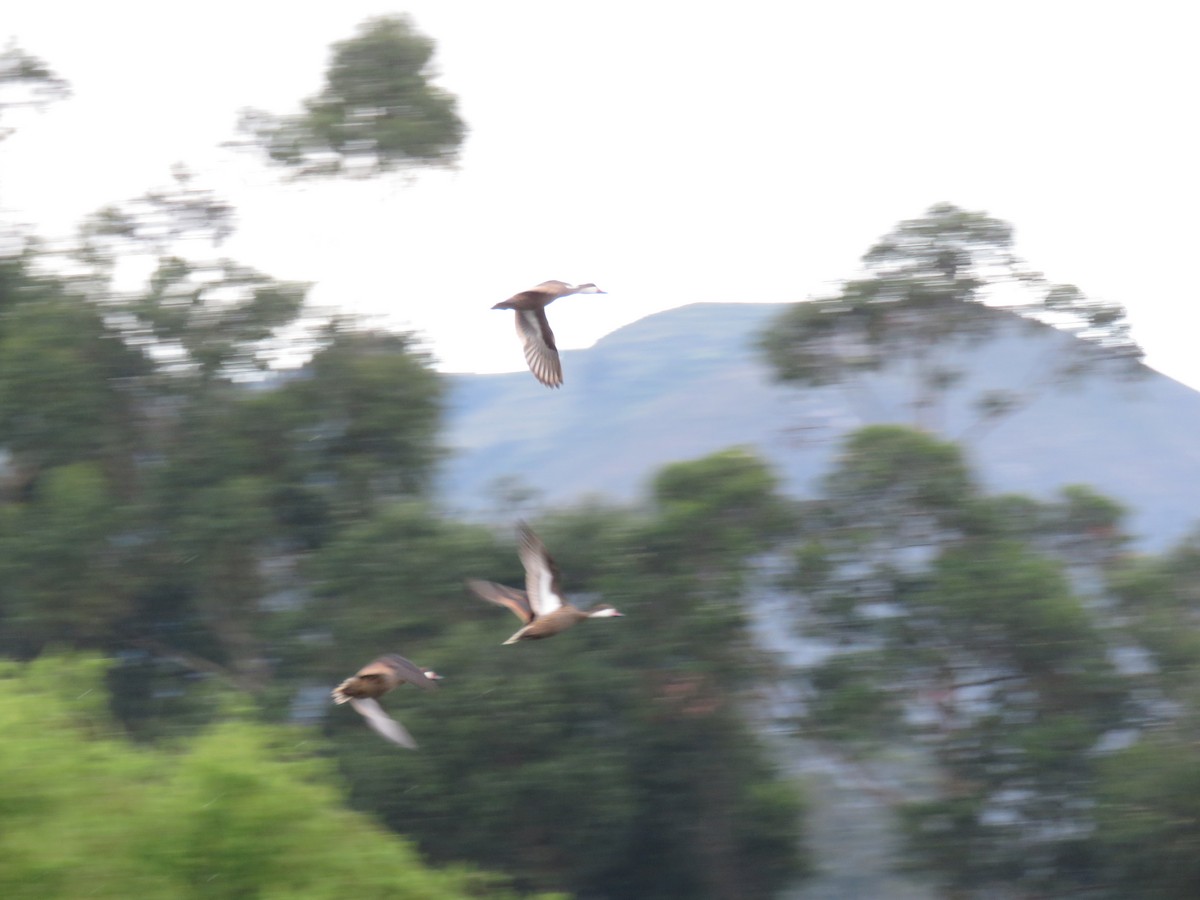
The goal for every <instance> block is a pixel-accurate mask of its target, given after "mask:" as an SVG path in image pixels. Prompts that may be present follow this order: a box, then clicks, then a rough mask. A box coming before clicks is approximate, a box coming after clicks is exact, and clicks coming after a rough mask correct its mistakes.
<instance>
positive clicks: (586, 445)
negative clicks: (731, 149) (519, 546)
mask: <svg viewBox="0 0 1200 900" xmlns="http://www.w3.org/2000/svg"><path fill="white" fill-rule="evenodd" d="M787 306H788V304H783V303H693V304H687V305H685V306H681V307H676V308H674V309H671V310H665V311H662V312H658V313H654V314H652V315H650V316H647V317H646V318H643V319H640V320H638V321H637V322H633V323H630V324H628V325H625V326H623V327H621V328H619V329H617V330H616V331H613V332H611V333H610V334H608V335H606V336H605V337H603V338H601V339H600V340H599V341H597V342H596V343H595V344H594V345H593V346H592V347H589V348H587V349H584V350H569V351H565V352H564V353H563V354H562V358H563V369H564V372H565V374H566V383H565V384H564V386H563V388H562V390H560V391H548V390H546V389H545V388H544V387H542V386H541V385H540V384H538V383H537V382H536V381H535V380H534V379H533V377H532V376H531V375H530V374H529V373H528V372H513V373H504V374H494V375H467V374H456V375H447V376H446V378H447V379H448V381H449V384H450V389H449V391H448V403H447V411H446V427H445V436H446V437H445V440H446V444H447V447H448V449H449V451H450V454H449V458H448V459H447V460H446V462H445V463H444V465H443V468H442V472H441V475H440V477H439V483H438V487H439V489H440V493H441V496H442V497H443V498H444V500H445V502H446V503H447V504H448V506H449V507H450V508H452V509H454V510H455V511H457V512H459V513H463V514H468V515H483V514H485V512H486V511H487V510H488V507H489V506H492V507H494V506H495V505H496V503H497V502H498V501H497V498H496V496H495V484H496V482H497V479H502V478H509V479H516V482H517V483H523V484H524V485H527V486H529V487H530V488H533V489H535V490H536V491H537V492H538V493H539V496H540V501H541V502H544V503H547V504H551V505H563V504H567V503H572V502H577V501H579V500H581V499H583V498H584V497H587V496H590V495H603V496H607V497H608V498H609V499H611V500H613V501H616V502H629V501H632V500H634V499H636V498H637V497H639V496H640V495H641V492H642V491H643V489H644V487H645V485H646V482H647V481H648V479H649V478H650V477H651V476H652V475H653V474H654V473H655V472H656V471H657V470H658V469H660V468H661V467H662V466H663V465H666V464H668V463H671V462H676V461H679V460H683V459H692V458H695V457H698V456H703V455H705V454H707V453H712V452H715V451H717V450H721V449H724V448H726V447H729V446H733V445H744V446H747V447H750V448H752V449H754V450H755V452H757V453H759V454H760V455H761V456H763V458H764V459H766V460H767V461H769V462H770V463H771V464H772V466H773V467H774V468H775V470H776V472H777V473H778V475H779V477H780V480H781V482H782V485H783V487H784V489H785V491H786V492H787V493H789V494H791V495H795V496H806V495H810V494H811V492H812V489H813V481H814V479H815V478H817V477H819V476H820V475H821V474H822V473H823V472H824V471H825V470H827V468H828V467H829V465H830V464H831V463H832V461H833V459H834V457H835V455H836V453H837V450H838V447H839V443H840V436H842V435H844V434H845V433H846V432H847V431H849V430H852V429H854V428H857V427H861V426H863V425H867V424H875V423H883V422H895V423H901V424H912V413H911V409H910V408H909V406H908V402H907V401H908V397H907V393H906V390H905V380H904V373H903V372H901V371H897V370H896V369H895V368H894V367H893V368H888V369H884V370H882V371H880V372H875V373H869V374H867V375H865V376H863V377H862V378H861V380H860V382H859V383H857V385H856V386H854V387H848V386H837V385H835V386H826V387H821V388H805V387H798V386H791V385H781V384H778V383H775V382H774V381H773V380H772V375H771V371H770V369H769V367H768V365H767V363H766V361H765V360H764V359H763V358H762V355H761V353H760V352H759V351H758V349H757V347H756V346H755V342H756V340H757V337H758V335H759V334H760V333H761V331H762V330H763V329H764V328H766V327H768V325H769V322H770V320H771V319H772V318H773V317H774V316H776V315H778V314H780V313H781V312H782V311H783V310H784V309H786V308H787ZM995 313H996V317H997V318H996V323H995V324H996V328H995V329H994V333H993V334H992V335H991V336H989V337H987V338H985V339H982V340H980V341H979V342H978V343H976V344H973V345H972V346H969V347H959V348H956V349H953V350H946V351H941V352H940V353H939V363H944V364H946V365H947V366H949V367H952V368H961V369H962V370H963V372H964V377H963V378H962V380H961V381H960V383H958V384H957V385H955V387H954V388H953V389H952V390H951V391H949V392H948V395H947V402H946V404H945V410H944V415H943V416H942V418H941V420H940V421H939V422H937V423H936V424H937V425H939V426H940V427H937V428H935V429H933V430H934V431H935V432H936V433H938V434H940V435H941V436H943V437H946V438H950V439H955V438H956V437H958V436H960V435H961V434H962V433H964V432H967V433H968V434H969V433H970V432H969V431H968V429H969V427H970V423H971V422H972V421H973V420H975V418H976V414H975V413H974V412H973V408H972V406H971V400H972V399H973V398H974V397H977V396H978V394H979V393H980V392H981V391H984V390H1006V391H1021V392H1025V393H1027V394H1031V393H1032V392H1033V391H1034V388H1033V387H1032V386H1031V385H1033V384H1035V383H1036V381H1037V378H1038V377H1039V371H1041V370H1046V369H1047V368H1048V364H1049V362H1050V361H1053V360H1055V359H1057V358H1060V357H1061V356H1062V355H1063V354H1067V353H1070V352H1072V350H1073V349H1074V342H1075V341H1077V340H1078V339H1077V338H1075V337H1073V336H1071V335H1069V334H1066V333H1063V332H1060V331H1057V330H1055V329H1053V328H1051V327H1049V326H1047V325H1043V324H1041V323H1037V322H1033V321H1030V320H1028V319H1023V318H1021V317H1019V316H1016V315H1015V314H1012V313H1008V312H1004V311H1001V310H996V311H995ZM1143 374H1144V377H1140V378H1136V379H1132V380H1130V379H1122V378H1119V377H1117V376H1115V375H1114V374H1111V373H1110V372H1103V371H1102V372H1099V373H1097V374H1096V375H1094V376H1093V377H1090V378H1087V379H1084V380H1081V381H1079V382H1078V383H1076V384H1074V385H1070V386H1067V385H1062V384H1057V385H1044V386H1042V387H1041V388H1040V389H1038V390H1036V395H1035V396H1034V399H1033V400H1032V402H1031V403H1030V404H1029V405H1028V406H1027V407H1026V408H1023V409H1020V410H1017V411H1016V412H1014V413H1013V414H1011V415H1010V416H1007V417H1005V418H1002V419H1000V420H999V421H998V422H996V423H994V424H993V425H992V426H991V427H990V428H989V429H988V430H987V432H986V433H985V434H982V435H977V437H978V438H979V439H977V440H973V441H970V442H968V443H967V444H966V445H965V446H966V450H967V455H968V458H969V460H970V462H971V463H972V465H973V466H975V467H976V469H977V471H978V472H979V474H980V477H981V479H982V481H983V483H984V485H985V487H986V488H987V489H988V490H990V491H994V492H1014V493H1024V494H1029V495H1032V496H1034V497H1038V498H1042V499H1046V498H1048V497H1050V496H1052V495H1053V494H1054V493H1056V492H1057V491H1058V490H1059V489H1061V488H1062V487H1064V486H1066V485H1068V484H1088V485H1090V486H1092V487H1093V488H1095V489H1096V490H1098V491H1100V492H1101V493H1103V494H1106V495H1108V496H1111V497H1113V499H1116V500H1118V501H1119V502H1121V503H1122V504H1124V505H1125V506H1126V507H1128V509H1129V512H1130V517H1129V528H1130V531H1131V533H1132V534H1133V535H1134V537H1135V539H1136V541H1137V543H1138V544H1139V545H1140V546H1144V547H1147V548H1161V547H1163V546H1165V545H1167V544H1169V543H1172V542H1174V541H1177V540H1179V539H1180V538H1181V537H1183V536H1184V535H1185V534H1186V533H1187V531H1188V530H1190V528H1191V527H1192V526H1193V523H1194V522H1195V520H1196V519H1197V518H1200V516H1198V511H1200V479H1196V478H1195V477H1194V475H1195V473H1196V472H1198V471H1200V393H1198V392H1196V391H1193V390H1192V389H1191V388H1188V387H1186V386H1185V385H1183V384H1181V383H1179V382H1177V381H1175V380H1174V379H1171V378H1169V377H1168V376H1166V375H1162V374H1161V373H1158V372H1155V371H1153V370H1151V369H1148V368H1145V367H1143ZM494 512H500V511H499V510H494Z"/></svg>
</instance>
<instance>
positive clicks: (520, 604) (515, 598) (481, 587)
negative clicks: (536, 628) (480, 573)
mask: <svg viewBox="0 0 1200 900" xmlns="http://www.w3.org/2000/svg"><path fill="white" fill-rule="evenodd" d="M467 587H469V588H470V589H471V590H472V591H474V592H475V593H476V594H478V595H479V596H480V597H482V598H483V599H484V600H487V601H488V602H489V603H496V604H499V605H500V606H506V607H508V608H509V609H511V610H512V611H513V613H514V614H516V617H517V618H518V619H520V620H521V621H522V622H524V623H525V624H526V625H528V624H529V623H530V622H532V621H533V611H532V610H531V609H530V608H529V597H528V596H527V595H526V594H525V592H524V591H521V590H517V588H510V587H505V586H504V585H502V584H496V582H494V581H480V580H479V579H478V578H469V579H467Z"/></svg>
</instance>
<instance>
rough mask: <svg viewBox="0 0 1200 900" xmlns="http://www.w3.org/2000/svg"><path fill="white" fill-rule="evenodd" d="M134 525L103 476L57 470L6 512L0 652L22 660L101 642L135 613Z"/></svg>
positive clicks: (0, 542) (91, 470)
mask: <svg viewBox="0 0 1200 900" xmlns="http://www.w3.org/2000/svg"><path fill="white" fill-rule="evenodd" d="M127 523H128V517H127V516H126V515H124V513H123V511H122V510H120V509H118V508H115V507H114V504H113V498H112V496H111V494H110V493H109V490H108V487H107V485H106V484H105V480H104V477H103V476H102V474H101V473H100V471H99V469H98V468H97V467H96V466H95V465H93V464H90V463H75V464H73V465H69V466H63V467H59V468H55V469H51V470H50V471H48V472H47V473H45V475H44V476H43V477H42V479H41V480H40V481H39V483H38V487H37V491H36V494H35V496H34V498H33V499H32V500H31V501H30V502H28V503H25V504H21V505H8V506H2V507H0V611H2V612H3V619H2V620H0V635H2V637H0V645H5V646H6V648H7V649H8V650H9V651H10V652H14V653H17V654H20V655H25V654H29V653H32V652H36V650H37V649H38V648H39V647H41V646H42V645H44V644H45V643H47V642H51V641H70V642H72V643H76V644H84V645H87V644H92V645H94V644H95V643H96V642H98V641H102V640H103V638H104V637H105V636H106V634H107V631H108V628H109V627H110V626H111V623H112V622H113V621H114V620H117V619H120V618H121V617H122V616H124V615H126V614H127V613H128V611H129V608H130V605H131V596H130V595H131V590H130V588H131V587H132V584H131V577H130V574H129V573H127V571H126V567H127V566H128V562H129V554H128V553H127V552H126V551H124V550H123V549H122V548H121V547H120V545H119V544H118V542H117V540H116V537H117V535H119V534H120V533H121V531H122V530H123V526H126V525H127Z"/></svg>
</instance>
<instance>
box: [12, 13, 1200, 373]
mask: <svg viewBox="0 0 1200 900" xmlns="http://www.w3.org/2000/svg"><path fill="white" fill-rule="evenodd" d="M1198 10H1200V7H1197V5H1196V4H1194V3H1190V2H1177V3H1164V2H1158V3H1156V2H1142V3H1138V4H1113V3H1105V2H1097V0H1093V2H1048V0H1042V2H1037V3H1025V2H1008V0H1006V2H990V3H989V2H976V3H964V2H961V0H956V2H946V3H930V2H911V0H906V2H880V3H853V2H838V3H832V2H821V3H816V2H814V3H799V2H792V3H785V2H781V0H761V2H760V0H740V2H738V3H732V4H717V3H704V2H690V3H682V2H666V0H660V2H657V3H652V2H648V0H640V2H622V0H608V2H605V3H588V4H583V3H568V2H562V0H511V2H501V0H473V2H462V0H460V2H454V0H427V2H410V3H406V4H398V3H384V2H365V0H342V2H338V3H329V4H320V5H317V4H311V5H310V4H297V3H294V2H289V3H282V2H273V0H272V2H262V0H239V2H229V0H207V2H205V3H203V4H186V5H184V4H166V3H162V2H161V0H154V2H133V0H110V2H107V3H95V2H85V0H76V2H54V0H44V2H10V3H8V4H6V8H5V11H4V15H3V18H2V19H0V40H7V39H8V38H10V37H11V38H15V39H16V40H17V42H18V43H19V45H20V46H21V47H22V48H23V49H24V50H26V51H27V52H29V53H32V54H34V55H36V56H39V57H41V58H42V59H44V60H46V61H47V62H49V63H50V64H51V66H52V67H53V68H54V69H55V70H56V71H57V72H58V73H59V74H61V75H62V76H64V77H65V78H67V79H68V80H69V81H70V82H71V84H72V87H73V91H74V95H73V97H72V99H70V100H69V101H67V102H64V103H59V104H56V105H54V106H52V107H50V108H49V109H48V110H47V111H46V112H44V113H42V114H32V113H31V114H25V115H22V116H21V117H20V118H19V120H16V121H13V122H12V123H11V124H14V125H17V126H19V131H18V132H17V134H16V135H15V136H13V137H11V138H10V139H9V140H7V141H4V142H3V143H0V209H2V211H0V216H2V217H3V218H4V219H6V220H14V219H15V220H19V221H24V222H28V223H31V224H32V225H33V226H34V227H35V229H36V230H37V231H39V232H40V233H43V234H48V235H54V234H65V233H67V232H69V231H70V230H71V229H72V228H73V226H74V224H75V223H76V222H78V220H79V219H80V218H82V217H83V216H84V215H85V214H87V213H88V212H90V211H92V210H94V209H95V208H97V207H99V206H101V205H103V204H105V203H110V202H115V201H120V200H124V199H128V198H131V197H133V196H136V195H138V194H141V193H143V192H144V191H145V190H147V189H148V188H151V187H158V186H162V185H164V184H166V183H167V181H168V179H169V170H170V167H171V165H172V164H173V163H176V162H182V163H184V164H186V165H187V166H189V167H190V168H191V169H192V170H193V171H194V172H196V173H197V174H198V175H199V176H200V180H201V181H202V182H203V183H205V184H207V185H210V186H213V187H215V188H217V189H218V190H219V191H220V192H221V193H222V194H223V195H224V196H225V197H226V198H227V199H228V200H229V201H230V202H232V203H233V204H234V206H235V207H236V208H237V211H238V222H239V232H238V234H237V236H236V237H235V238H234V240H233V241H232V242H231V243H230V245H229V248H228V249H229V253H230V255H233V256H235V257H236V258H238V259H239V260H241V261H243V262H246V263H248V264H251V265H254V266H256V267H257V268H259V269H262V270H264V271H266V272H268V273H269V274H271V275H274V276H275V277H278V278H283V279H292V280H304V281H311V282H314V283H315V288H314V291H313V294H312V296H313V298H314V300H316V301H317V302H320V303H325V304H337V305H339V306H341V307H344V308H347V309H352V310H356V311H360V312H364V313H369V314H378V315H383V316H386V317H387V320H388V322H389V323H391V324H394V325H397V326H403V327H412V328H416V329H418V330H419V331H420V332H422V333H423V334H424V336H425V338H426V340H427V342H428V344H429V346H430V348H431V349H432V350H433V351H434V353H435V354H436V356H437V357H438V358H439V360H440V361H441V363H440V364H441V367H442V368H444V369H446V370H448V371H505V370H517V369H520V368H523V367H524V363H523V360H522V357H521V352H520V348H519V345H518V342H517V339H516V336H515V335H514V334H513V329H512V323H511V321H510V314H503V315H502V314H500V313H497V312H492V311H490V310H489V307H490V306H491V305H492V304H493V303H495V302H497V301H498V300H502V299H504V298H505V297H507V296H508V295H510V294H512V293H514V292H515V291H517V290H520V289H523V288H525V287H528V286H530V285H532V284H534V283H536V282H539V281H542V280H545V279H548V278H558V279H562V280H565V281H575V282H578V281H593V282H596V283H597V284H599V285H600V286H601V287H603V288H605V289H606V290H607V291H608V292H609V294H608V295H607V296H583V297H572V298H568V299H566V300H562V301H560V302H559V303H557V304H555V306H554V307H552V309H551V310H550V313H551V321H552V323H553V325H554V327H555V331H556V333H557V334H558V337H559V345H560V347H566V348H569V347H582V346H587V345H589V344H591V343H592V342H594V341H595V340H596V339H597V338H599V337H601V336H603V335H604V334H606V333H608V332H609V331H611V330H613V329H614V328H616V327H618V326H620V325H622V324H625V323H627V322H631V321H634V320H636V319H638V318H641V317H642V316H645V315H648V314H650V313H652V312H656V311H659V310H662V309H667V308H670V307H674V306H680V305H682V304H685V303H690V302H694V301H699V300H704V301H714V300H754V301H791V300H801V299H804V298H806V297H809V296H813V295H816V294H821V293H824V292H826V291H827V290H828V289H829V286H830V285H831V284H832V283H834V282H836V281H837V280H839V279H841V278H845V277H848V276H851V275H853V274H854V272H855V269H856V264H857V260H858V258H859V256H861V254H862V253H863V252H864V251H865V250H866V249H867V247H868V246H869V245H870V244H871V243H872V242H873V241H874V240H875V239H876V238H878V237H879V236H880V235H882V234H883V233H885V232H886V231H887V230H888V229H890V228H891V227H892V225H894V224H895V223H896V222H897V221H899V220H901V219H905V218H912V217H915V216H918V215H920V214H921V212H922V211H923V210H924V209H926V208H927V207H928V206H930V205H931V204H933V203H935V202H938V201H943V200H945V201H949V202H952V203H955V204H958V205H960V206H964V207H967V208H971V209H979V210H985V211H987V212H988V213H990V214H992V215H994V216H997V217H999V218H1001V219H1004V220H1006V221H1008V222H1011V223H1012V224H1013V225H1014V226H1015V227H1016V229H1017V241H1018V251H1019V252H1020V253H1022V255H1024V256H1025V257H1026V259H1028V260H1029V261H1030V263H1031V264H1032V265H1034V266H1035V267H1037V268H1040V269H1042V270H1043V271H1045V272H1046V273H1047V275H1048V276H1049V277H1050V278H1051V279H1054V280H1057V281H1065V282H1072V283H1075V284H1077V285H1079V287H1080V288H1082V289H1083V290H1084V291H1085V292H1087V293H1088V294H1089V295H1092V296H1095V297H1098V298H1102V299H1107V300H1115V301H1118V302H1121V303H1124V304H1125V305H1126V306H1127V307H1128V309H1129V311H1130V318H1131V320H1132V322H1133V327H1134V334H1135V337H1136V338H1137V339H1138V340H1139V341H1140V342H1141V343H1142V344H1143V346H1144V347H1145V348H1146V350H1147V351H1148V354H1149V356H1148V361H1149V362H1150V364H1151V365H1153V366H1155V367H1156V368H1158V369H1160V370H1161V371H1163V372H1165V373H1167V374H1169V375H1171V376H1173V377H1175V378H1178V379H1179V380H1181V381H1184V382H1185V383H1188V384H1190V385H1191V386H1193V387H1196V388H1200V351H1198V349H1197V345H1196V339H1195V335H1196V331H1197V327H1198V326H1200V310H1198V309H1197V283H1196V279H1195V277H1194V274H1193V271H1192V270H1193V266H1194V259H1195V257H1196V253H1197V248H1198V247H1200V224H1198V222H1200V218H1198V217H1197V208H1198V207H1200V176H1198V175H1197V160H1200V137H1198V135H1200V126H1197V122H1196V119H1197V115H1196V114H1197V88H1198V87H1200V53H1198V52H1197V50H1196V43H1195V36H1196V34H1197V33H1198V31H1197V24H1198V22H1197V20H1198V19H1200V11H1198ZM391 12H409V13H411V15H412V16H413V18H414V20H415V22H416V24H417V26H418V28H419V29H420V30H421V31H423V32H424V33H426V34H427V35H429V36H430V37H432V38H433V39H434V40H435V41H436V42H437V46H438V52H437V56H436V63H437V68H438V70H439V71H440V73H441V77H440V84H441V85H442V86H444V87H445V88H447V89H449V90H450V91H452V92H454V93H455V94H456V95H457V96H458V97H459V99H460V103H461V112H462V115H463V117H464V119H465V120H466V122H467V125H468V127H469V128H470V135H469V138H468V141H467V144H466V147H465V150H464V153H463V155H462V161H461V165H460V166H459V167H458V169H457V171H454V172H439V173H430V174H422V175H420V176H419V177H418V178H417V179H416V181H415V182H413V183H405V182H404V181H403V180H402V179H400V178H389V179H386V180H382V181H380V180H376V181H371V182H362V183H337V184H325V185H308V186H303V187H296V186H285V185H282V184H281V183H280V181H279V179H278V175H277V173H276V172H274V171H272V170H268V169H266V168H265V167H264V166H262V165H260V164H259V163H258V162H257V161H256V160H254V159H250V158H246V157H243V156H239V155H237V154H234V153H232V152H231V151H228V150H222V149H220V148H219V146H218V145H219V144H220V143H221V142H222V141H225V140H228V139H229V138H231V137H232V136H233V128H234V123H235V121H236V116H237V111H238V109H240V108H242V107H245V106H255V107H259V108H264V109H267V110H270V111H272V112H290V111H294V110H295V109H296V108H297V105H298V102H299V100H300V99H301V98H303V97H307V96H310V95H312V94H313V93H315V92H316V91H317V90H319V88H320V85H321V79H322V75H323V71H324V67H325V63H326V61H327V58H328V48H329V45H330V44H331V43H332V42H334V41H337V40H341V39H344V38H346V37H350V36H352V35H353V33H354V30H355V27H356V26H357V25H358V24H359V23H360V22H362V21H363V20H364V19H366V18H368V17H370V16H374V15H380V14H384V13H391Z"/></svg>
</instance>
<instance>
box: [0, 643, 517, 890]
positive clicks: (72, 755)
mask: <svg viewBox="0 0 1200 900" xmlns="http://www.w3.org/2000/svg"><path fill="white" fill-rule="evenodd" d="M103 668H104V663H102V662H101V661H99V660H96V659H87V658H83V659H80V658H72V657H66V656H52V657H43V658H42V659H39V660H38V661H37V662H35V663H32V664H29V665H28V666H24V667H19V666H16V665H14V664H11V663H10V664H5V665H4V667H3V669H2V670H0V728H2V729H3V731H4V734H5V735H6V738H5V740H4V741H3V742H2V743H0V891H2V892H3V894H4V896H5V897H12V898H21V897H41V898H54V897H63V898H66V897H81V896H90V897H139V898H142V897H144V898H158V897H162V898H192V897H195V898H203V897H297V898H314V900H315V898H334V897H344V896H346V894H347V893H352V894H354V895H355V896H366V897H380V898H382V897H392V898H394V897H399V898H411V900H436V898H466V897H480V896H487V897H500V896H507V894H506V893H505V891H504V890H503V889H502V887H500V886H499V885H498V884H497V883H496V882H495V881H494V880H493V879H490V878H487V877H484V876H481V875H477V874H473V873H469V872H466V871H461V870H445V871H438V870H433V869H429V868H426V867H425V866H423V865H422V864H421V862H420V860H419V859H418V858H417V856H416V855H415V854H414V853H413V851H412V850H411V849H410V848H409V846H408V845H407V844H405V843H403V842H402V841H400V840H398V839H397V838H395V837H393V836H390V835H388V834H386V833H385V832H384V831H383V830H381V829H380V828H379V827H378V826H376V825H374V824H373V823H371V822H370V821H369V820H367V819H366V818H364V817H363V816H360V815H357V814H355V813H352V812H349V811H348V810H346V809H344V808H342V807H341V806H340V804H339V801H338V791H337V786H336V782H335V781H334V779H333V778H332V777H331V775H330V772H329V769H328V766H327V765H326V764H324V763H322V762H320V761H318V760H316V759H314V758H313V757H311V756H307V755H305V754H304V753H303V752H302V751H301V750H300V748H301V747H303V745H304V744H305V743H306V742H305V741H304V740H302V739H299V738H300V737H301V734H300V733H298V732H296V731H290V732H289V731H286V730H282V729H274V730H273V729H267V728H264V727H261V726H254V725H250V724H246V723H241V722H230V723H228V724H225V725H223V726H221V727H219V728H216V729H214V730H212V731H211V732H209V733H208V734H206V735H204V736H203V737H202V738H201V739H199V740H198V741H196V742H194V743H193V744H192V745H191V746H190V747H188V748H187V750H186V751H183V752H170V751H163V750H142V749H137V748H134V747H132V746H131V745H129V744H128V743H126V742H125V741H124V740H122V739H121V737H120V735H119V734H118V733H117V732H116V731H115V729H114V727H113V726H112V724H111V723H110V722H109V721H108V720H107V718H106V717H105V715H104V711H103V702H104V692H103V690H102V689H101V686H100V678H101V675H102V671H103Z"/></svg>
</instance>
